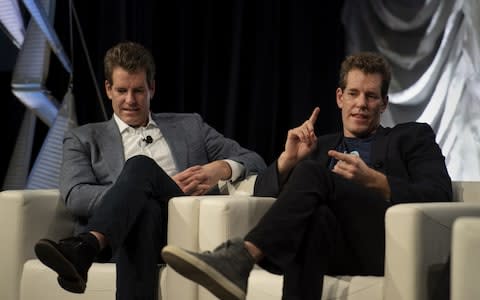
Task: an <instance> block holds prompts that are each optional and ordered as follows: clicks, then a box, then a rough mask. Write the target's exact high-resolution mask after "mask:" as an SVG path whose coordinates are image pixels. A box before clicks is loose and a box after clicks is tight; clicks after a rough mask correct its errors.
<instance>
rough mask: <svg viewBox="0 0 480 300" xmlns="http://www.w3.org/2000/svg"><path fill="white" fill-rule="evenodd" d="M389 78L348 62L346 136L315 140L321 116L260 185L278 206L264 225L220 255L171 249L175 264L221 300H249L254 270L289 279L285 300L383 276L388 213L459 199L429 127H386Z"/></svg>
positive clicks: (340, 98) (382, 64) (339, 96)
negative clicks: (335, 281)
mask: <svg viewBox="0 0 480 300" xmlns="http://www.w3.org/2000/svg"><path fill="white" fill-rule="evenodd" d="M390 78H391V71H390V67H389V65H388V64H387V62H386V60H385V59H384V58H383V57H382V56H380V55H379V54H376V53H359V54H356V55H352V56H348V57H347V58H346V59H345V60H344V61H343V63H342V66H341V70H340V80H339V87H338V88H337V91H336V100H337V105H338V107H339V108H340V109H341V111H342V122H343V132H341V133H336V134H331V135H325V136H321V137H318V138H317V136H316V135H315V132H314V124H315V122H316V120H317V117H318V114H319V111H320V109H319V108H318V107H317V108H315V109H314V111H313V113H312V115H311V116H310V118H309V119H308V120H306V121H305V122H304V123H303V124H302V125H300V126H299V127H296V128H294V129H291V130H289V132H288V135H287V141H286V143H285V150H284V151H283V152H282V153H281V155H280V156H279V158H278V160H277V161H276V162H274V163H273V164H272V165H271V166H270V167H269V168H268V169H267V170H266V171H265V172H263V173H261V174H260V175H259V176H258V178H257V181H256V184H255V194H256V195H259V196H276V197H277V200H276V201H275V203H274V204H273V205H272V207H271V208H270V210H269V211H268V212H267V213H266V214H265V215H264V216H263V218H262V219H261V220H260V222H259V223H258V224H257V225H256V226H255V227H254V228H253V229H252V230H251V231H250V232H249V233H248V234H247V235H246V236H245V237H244V238H243V239H233V240H230V241H227V242H226V243H224V244H222V245H220V246H219V247H218V248H217V249H215V250H214V251H213V252H212V253H193V252H189V251H186V250H184V249H181V248H178V247H175V246H173V245H168V246H166V247H165V248H164V249H163V250H162V256H163V258H164V260H165V261H166V262H167V264H169V265H170V266H171V267H173V268H174V269H175V270H177V271H178V272H179V273H180V274H182V275H183V276H185V277H187V278H189V279H191V280H193V281H196V282H197V283H199V284H201V285H203V286H205V287H206V288H207V289H209V290H210V291H211V292H212V293H213V294H214V295H216V296H217V297H219V298H220V299H245V297H246V292H247V281H248V276H249V273H250V271H251V269H252V268H253V266H254V264H255V263H257V264H259V265H260V266H262V267H264V268H265V269H267V270H268V271H270V272H273V273H277V274H283V275H284V282H283V299H301V300H310V299H311V300H319V299H320V298H321V295H322V284H320V283H321V282H322V279H323V276H324V275H325V274H329V275H381V274H383V272H384V253H385V237H384V236H385V226H384V216H385V212H386V210H387V209H388V208H389V207H390V206H392V205H394V204H397V203H402V202H428V201H451V199H452V188H451V180H450V177H449V175H448V172H447V169H446V166H445V159H444V156H443V155H442V152H441V150H440V148H439V146H438V144H437V143H436V142H435V134H434V132H433V130H432V129H431V127H430V126H429V125H427V124H423V123H413V122H412V123H406V124H400V125H397V126H395V127H393V128H384V127H382V126H381V125H380V116H381V114H382V113H383V112H384V111H385V109H386V107H387V103H388V95H387V92H388V89H389V84H390Z"/></svg>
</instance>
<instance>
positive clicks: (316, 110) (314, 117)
mask: <svg viewBox="0 0 480 300" xmlns="http://www.w3.org/2000/svg"><path fill="white" fill-rule="evenodd" d="M319 113H320V107H318V106H317V107H315V108H314V109H313V112H312V115H311V116H310V118H308V121H310V123H311V124H312V125H315V122H317V118H318V114H319Z"/></svg>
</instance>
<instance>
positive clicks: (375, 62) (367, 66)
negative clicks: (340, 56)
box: [338, 52, 392, 97]
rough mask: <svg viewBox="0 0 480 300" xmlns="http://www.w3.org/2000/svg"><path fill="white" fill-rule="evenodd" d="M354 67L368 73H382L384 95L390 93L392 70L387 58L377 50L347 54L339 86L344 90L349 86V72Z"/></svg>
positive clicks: (341, 70) (341, 68)
mask: <svg viewBox="0 0 480 300" xmlns="http://www.w3.org/2000/svg"><path fill="white" fill-rule="evenodd" d="M353 69H358V70H360V71H362V72H364V73H366V74H380V75H381V76H382V86H381V93H382V97H386V96H387V94H388V88H389V87H390V80H391V77H392V71H391V68H390V65H389V64H388V62H387V60H386V59H385V58H384V57H383V56H382V55H380V54H379V53H375V52H360V53H357V54H353V55H350V56H347V57H346V58H345V60H344V61H343V62H342V65H341V67H340V79H339V82H338V86H339V87H340V89H342V91H343V90H344V89H345V88H346V86H347V74H348V72H350V71H351V70H353Z"/></svg>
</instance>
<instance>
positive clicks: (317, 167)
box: [291, 160, 329, 177]
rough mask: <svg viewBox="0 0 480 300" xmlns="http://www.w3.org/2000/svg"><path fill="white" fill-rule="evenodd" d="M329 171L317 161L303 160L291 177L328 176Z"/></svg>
mask: <svg viewBox="0 0 480 300" xmlns="http://www.w3.org/2000/svg"><path fill="white" fill-rule="evenodd" d="M327 174H329V171H328V169H327V168H326V167H324V166H322V165H321V164H320V163H319V162H318V161H315V160H302V161H301V162H299V163H298V164H297V165H296V166H295V168H294V169H293V171H292V174H291V176H302V177H303V176H314V177H318V176H322V177H324V176H328V175H327Z"/></svg>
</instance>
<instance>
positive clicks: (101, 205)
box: [35, 42, 266, 300]
mask: <svg viewBox="0 0 480 300" xmlns="http://www.w3.org/2000/svg"><path fill="white" fill-rule="evenodd" d="M104 68H105V78H106V80H105V90H106V93H107V96H108V98H109V99H110V100H111V102H112V108H113V112H114V114H113V116H112V118H111V119H110V120H109V121H105V122H99V123H92V124H86V125H83V126H80V127H77V128H74V129H72V130H71V131H69V132H68V133H66V134H65V137H64V140H63V161H62V169H61V179H60V194H61V196H62V198H63V199H64V201H65V203H66V206H67V208H68V209H69V210H70V212H72V214H73V215H74V217H75V218H76V221H77V224H76V225H77V226H76V233H77V234H78V235H76V236H73V237H71V238H67V239H64V240H61V241H59V242H55V241H51V240H48V239H41V240H40V241H38V243H37V244H36V245H35V253H36V254H37V256H38V258H39V259H40V260H41V261H42V262H43V263H44V264H45V265H47V266H48V267H50V268H52V269H53V270H54V271H56V272H57V273H58V283H59V284H60V286H61V287H62V288H64V289H65V290H67V291H70V292H74V293H83V292H84V291H85V288H86V284H87V274H88V269H89V268H90V266H91V264H92V262H93V261H94V260H97V261H100V262H106V261H110V259H111V258H112V256H114V255H115V262H116V264H117V265H116V267H117V268H116V271H117V282H116V286H117V293H116V297H117V299H119V300H121V299H125V300H132V299H149V300H150V299H156V295H157V289H158V287H157V285H158V263H160V262H161V257H160V250H161V249H162V247H163V246H164V245H165V244H166V234H167V232H166V224H167V203H168V200H169V199H170V198H171V197H173V196H179V195H201V194H205V193H210V192H212V190H215V187H216V186H217V184H218V182H219V181H220V180H230V181H237V180H242V179H243V178H245V177H246V176H248V175H250V174H252V173H257V172H259V171H261V170H263V169H265V167H266V166H265V163H264V161H263V159H262V158H261V157H260V156H259V155H258V154H257V153H255V152H253V151H251V150H248V149H245V148H243V147H241V146H240V145H239V144H238V143H237V142H236V141H234V140H232V139H229V138H226V137H224V136H223V135H222V134H220V133H219V132H217V131H216V130H215V129H214V128H212V127H211V126H209V125H208V124H207V123H205V122H204V121H203V119H202V118H201V117H200V115H198V114H194V113H184V114H180V113H156V114H155V113H152V112H151V111H150V102H151V100H152V98H153V96H154V94H155V80H154V77H155V63H154V61H153V56H152V54H151V53H150V52H149V51H148V50H147V49H146V48H145V47H143V46H142V45H139V44H137V43H132V42H122V43H119V44H117V45H115V46H114V47H112V48H111V49H109V50H108V51H107V53H106V55H105V59H104ZM217 190H218V189H217Z"/></svg>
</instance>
